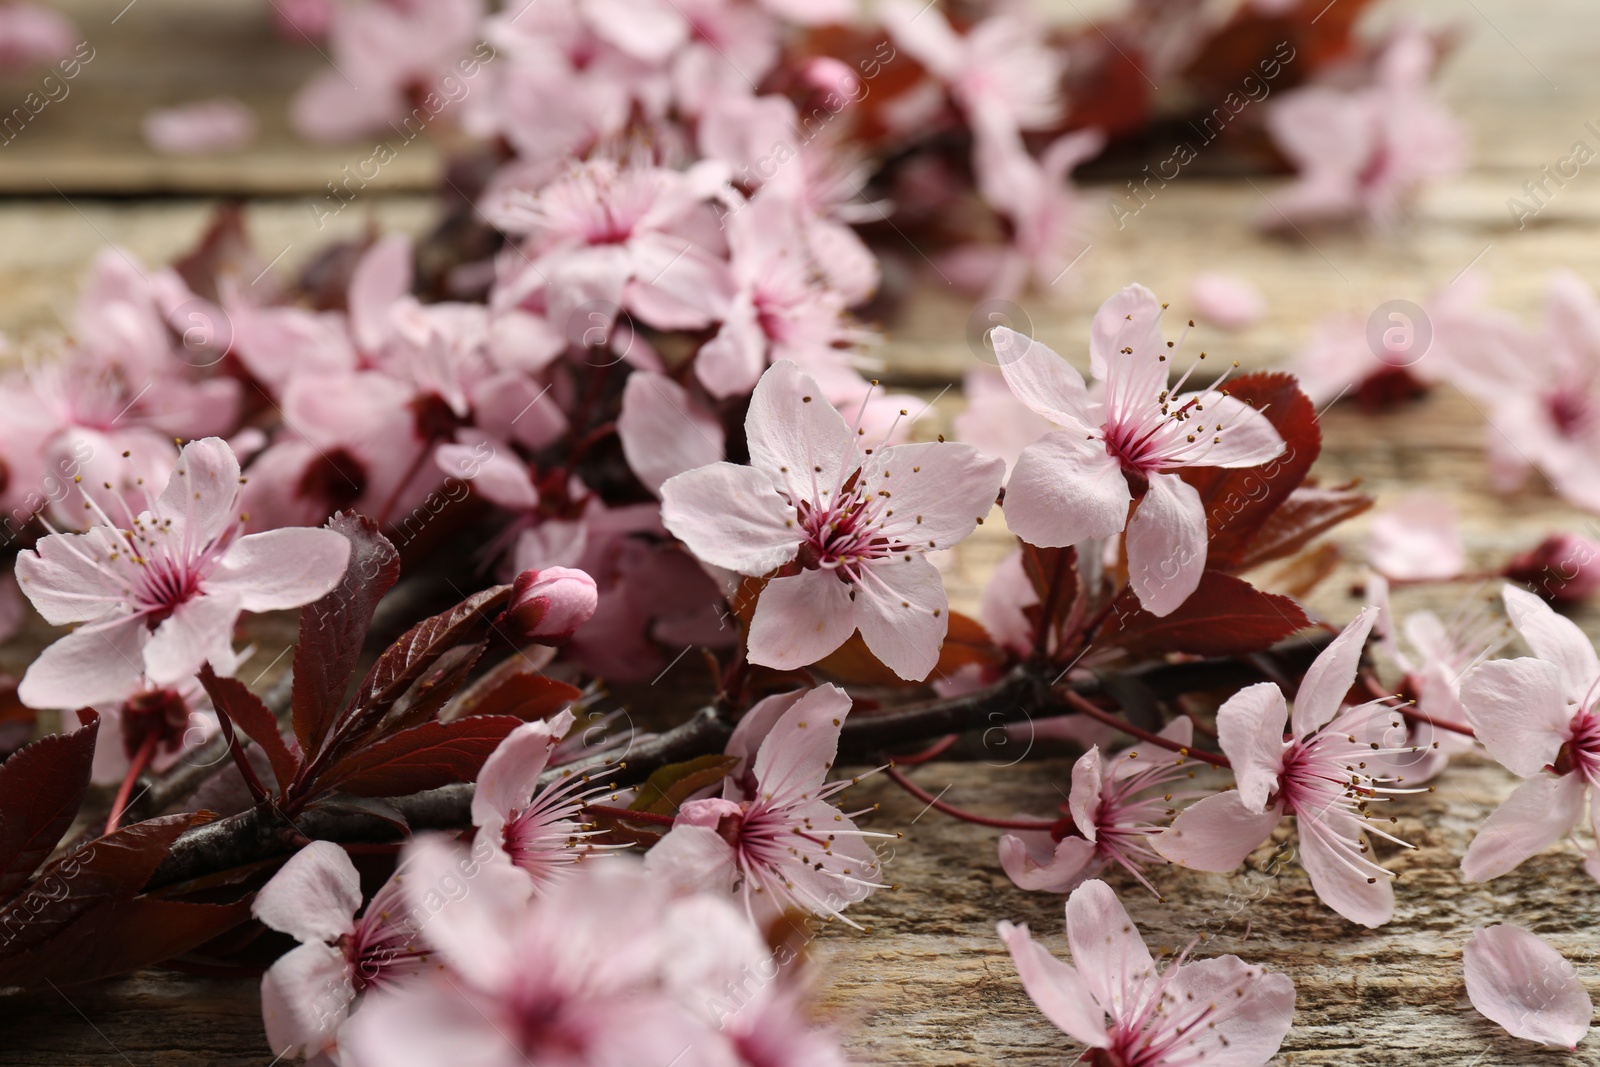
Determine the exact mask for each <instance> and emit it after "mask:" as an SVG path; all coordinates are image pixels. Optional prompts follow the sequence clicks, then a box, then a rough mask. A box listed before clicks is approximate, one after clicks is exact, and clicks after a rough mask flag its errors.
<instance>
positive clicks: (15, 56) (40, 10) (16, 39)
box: [0, 0, 92, 71]
mask: <svg viewBox="0 0 1600 1067" xmlns="http://www.w3.org/2000/svg"><path fill="white" fill-rule="evenodd" d="M82 39H83V38H82V37H81V36H80V35H79V33H78V28H77V27H76V26H74V25H73V24H72V20H71V19H69V18H67V17H66V16H65V15H63V14H62V13H61V12H59V11H56V10H53V9H52V8H48V7H46V6H44V5H43V4H33V3H27V2H25V0H13V2H11V3H6V4H0V69H4V70H8V71H13V70H19V69H23V68H26V67H29V66H33V65H34V64H40V63H49V62H52V61H54V60H57V59H61V58H62V57H63V56H66V55H67V54H68V53H70V52H71V51H72V49H73V46H74V45H75V44H77V42H79V41H80V40H82ZM81 54H82V53H80V55H81ZM91 55H92V53H91Z"/></svg>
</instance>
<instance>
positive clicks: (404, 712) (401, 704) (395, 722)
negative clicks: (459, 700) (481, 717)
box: [383, 641, 486, 733]
mask: <svg viewBox="0 0 1600 1067" xmlns="http://www.w3.org/2000/svg"><path fill="white" fill-rule="evenodd" d="M485 644H486V642H483V641H478V642H475V643H473V644H470V645H462V646H459V647H457V648H452V649H451V650H450V651H448V652H446V653H445V654H444V655H442V656H440V657H439V659H438V661H437V662H436V663H435V664H434V665H433V669H432V670H430V671H428V673H426V674H424V675H423V676H422V677H421V678H419V679H417V682H416V684H415V685H413V686H412V687H411V688H410V689H408V690H407V691H406V695H405V696H403V697H401V698H400V700H399V701H397V702H396V703H395V706H394V712H393V714H392V715H390V717H389V719H388V721H386V722H385V723H384V724H383V729H384V732H385V733H393V732H395V731H399V730H406V729H409V728H411V727H413V726H420V725H422V724H423V723H425V722H430V721H432V720H433V719H436V718H438V717H439V712H440V710H442V709H443V708H444V706H445V705H446V704H447V703H449V701H450V698H451V697H453V696H455V695H456V692H457V691H458V690H460V688H461V687H462V686H463V685H464V684H466V681H467V676H468V675H470V674H471V673H472V668H473V667H475V666H477V663H478V657H479V656H481V655H483V649H484V645H485ZM457 717H458V718H459V716H457Z"/></svg>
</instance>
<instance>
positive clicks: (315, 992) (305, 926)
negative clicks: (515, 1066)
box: [250, 841, 430, 1057]
mask: <svg viewBox="0 0 1600 1067" xmlns="http://www.w3.org/2000/svg"><path fill="white" fill-rule="evenodd" d="M404 880H405V873H404V871H403V870H401V871H397V872H396V873H395V875H394V876H393V877H392V878H390V879H389V881H388V882H386V883H384V886H383V888H382V889H380V890H378V892H377V894H376V895H374V896H373V898H372V901H371V902H370V903H369V904H368V905H367V908H366V911H364V912H362V914H361V916H360V918H357V917H356V912H358V911H360V910H361V877H360V875H358V874H357V873H356V868H355V865H354V864H353V863H351V862H350V857H349V856H347V855H345V853H344V849H342V848H340V847H339V846H338V845H335V844H333V843H331V842H328V841H313V842H311V843H310V844H309V845H307V846H306V847H305V848H303V849H301V850H300V851H299V852H297V853H295V854H294V855H293V856H292V857H290V859H289V862H288V863H285V864H284V865H283V867H282V868H281V869H280V870H279V871H278V873H277V874H275V875H273V876H272V880H271V881H270V882H268V883H267V884H266V885H264V886H262V887H261V891H260V892H259V893H257V894H256V899H255V902H254V903H253V904H252V905H251V906H250V910H251V914H253V915H254V916H255V917H256V918H257V919H259V920H261V921H262V922H263V923H265V924H266V925H268V926H270V927H272V928H273V929H274V930H280V931H282V932H283V933H286V934H290V935H291V936H293V937H294V938H295V940H297V941H299V942H300V947H299V948H296V949H293V950H292V951H290V952H289V953H287V954H286V955H284V956H282V957H280V958H279V959H278V962H276V963H274V964H273V965H272V967H271V969H269V970H268V971H267V973H266V975H265V976H264V977H263V978H262V979H261V1013H262V1015H263V1016H264V1017H265V1022H266V1027H267V1043H268V1044H269V1045H271V1047H272V1051H273V1052H274V1053H276V1054H277V1055H278V1056H280V1057H283V1056H301V1055H304V1056H316V1055H318V1054H319V1053H326V1054H331V1053H332V1052H333V1051H334V1050H335V1049H336V1047H337V1044H338V1038H339V1030H340V1028H341V1027H342V1026H343V1025H344V1022H345V1020H346V1019H347V1018H348V1017H349V1015H350V1011H351V1009H352V1007H353V1006H354V1004H355V1001H356V998H357V997H359V996H361V995H363V994H365V993H367V992H369V991H372V990H376V989H387V988H390V987H392V986H394V985H395V984H397V983H402V982H404V981H405V980H406V979H408V978H411V977H413V976H415V975H417V974H420V973H421V972H423V971H425V970H427V969H428V968H429V955H430V953H429V950H428V948H427V946H426V945H425V944H424V943H423V942H422V941H421V938H420V936H419V934H420V931H419V930H418V928H417V924H416V923H415V921H414V920H413V918H412V915H411V912H410V910H409V909H408V907H407V904H406V900H405V896H404V893H403V891H402V888H401V885H402V883H403V882H404Z"/></svg>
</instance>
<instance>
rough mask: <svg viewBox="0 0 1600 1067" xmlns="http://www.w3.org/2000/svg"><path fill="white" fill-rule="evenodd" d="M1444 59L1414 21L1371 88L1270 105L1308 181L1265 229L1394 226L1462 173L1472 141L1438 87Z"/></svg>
mask: <svg viewBox="0 0 1600 1067" xmlns="http://www.w3.org/2000/svg"><path fill="white" fill-rule="evenodd" d="M1437 60H1438V55H1437V48H1436V46H1435V45H1434V43H1433V41H1432V40H1431V39H1430V38H1429V37H1428V35H1427V34H1426V33H1424V32H1423V31H1422V30H1421V29H1420V28H1418V27H1417V26H1415V25H1412V24H1405V25H1402V26H1400V27H1399V28H1398V29H1397V30H1396V31H1395V33H1394V35H1393V36H1392V37H1391V39H1390V40H1389V41H1388V42H1387V43H1386V44H1385V45H1384V48H1383V51H1382V52H1381V53H1380V54H1379V55H1378V56H1377V58H1376V60H1375V62H1374V69H1373V73H1372V81H1371V84H1369V85H1366V86H1363V87H1361V88H1358V89H1355V90H1353V91H1350V92H1344V91H1341V90H1339V89H1335V88H1332V87H1330V86H1324V85H1313V86H1309V87H1306V88H1301V89H1295V90H1292V91H1290V92H1288V93H1285V94H1284V95H1283V96H1282V97H1281V98H1279V99H1278V100H1277V101H1275V102H1274V103H1272V104H1271V105H1269V107H1268V109H1267V120H1266V121H1267V129H1268V131H1269V132H1270V133H1271V134H1272V139H1273V141H1274V142H1275V143H1276V144H1277V146H1278V148H1279V149H1280V150H1281V151H1282V152H1283V154H1284V155H1286V156H1287V157H1289V161H1290V162H1292V163H1293V164H1294V165H1295V167H1296V168H1297V169H1298V170H1299V180H1298V181H1297V182H1296V183H1295V184H1294V185H1292V186H1290V187H1289V188H1288V189H1286V190H1284V191H1283V192H1280V193H1277V194H1275V195H1274V197H1273V199H1272V207H1271V209H1269V210H1268V211H1265V212H1263V214H1262V221H1263V223H1264V224H1265V225H1268V226H1282V225H1285V224H1286V220H1293V221H1296V222H1298V221H1307V220H1309V221H1325V220H1330V219H1347V218H1359V219H1365V220H1367V221H1370V222H1372V223H1374V224H1376V225H1379V226H1392V225H1394V224H1395V223H1397V222H1398V221H1399V220H1400V217H1401V215H1402V214H1403V212H1404V211H1405V209H1406V208H1407V207H1408V206H1409V205H1410V203H1411V201H1412V200H1413V199H1415V197H1416V195H1417V193H1418V192H1419V191H1420V190H1421V189H1422V188H1423V187H1424V186H1426V185H1427V184H1429V183H1431V182H1435V181H1439V180H1441V179H1444V178H1448V177H1451V176H1453V175H1455V174H1456V173H1458V172H1459V171H1460V170H1461V168H1462V166H1463V165H1464V163H1465V161H1466V134H1465V130H1464V129H1463V127H1462V125H1461V123H1460V122H1459V121H1458V120H1457V119H1456V118H1455V116H1453V115H1451V114H1450V112H1449V111H1448V109H1446V108H1445V106H1444V105H1443V104H1442V103H1441V102H1440V101H1439V100H1438V98H1437V97H1436V96H1435V95H1434V94H1433V92H1432V89H1431V87H1430V85H1429V79H1430V78H1431V77H1432V75H1433V69H1434V66H1435V64H1436V62H1437Z"/></svg>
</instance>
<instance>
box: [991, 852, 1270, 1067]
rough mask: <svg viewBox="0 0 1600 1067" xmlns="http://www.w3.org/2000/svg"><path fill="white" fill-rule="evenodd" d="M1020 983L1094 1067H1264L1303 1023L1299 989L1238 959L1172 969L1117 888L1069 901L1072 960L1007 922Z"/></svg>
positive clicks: (1094, 884) (1085, 892)
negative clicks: (1161, 964) (1297, 1016)
mask: <svg viewBox="0 0 1600 1067" xmlns="http://www.w3.org/2000/svg"><path fill="white" fill-rule="evenodd" d="M998 928H999V931H1000V938H1001V940H1003V941H1004V942H1005V943H1006V948H1007V949H1009V950H1010V952H1011V960H1012V962H1013V963H1014V964H1015V965H1016V968H1017V976H1018V977H1019V978H1021V979H1022V988H1023V989H1024V990H1026V991H1027V994H1028V996H1029V997H1031V998H1032V999H1033V1002H1034V1004H1036V1005H1037V1006H1038V1008H1039V1010H1040V1011H1041V1012H1043V1013H1044V1016H1045V1018H1047V1019H1049V1020H1050V1021H1051V1022H1052V1023H1054V1024H1055V1025H1056V1026H1058V1027H1060V1028H1061V1029H1062V1030H1063V1031H1064V1032H1065V1033H1066V1034H1067V1036H1069V1037H1071V1038H1073V1039H1074V1040H1076V1041H1082V1042H1083V1043H1084V1044H1086V1045H1088V1046H1089V1051H1088V1053H1087V1054H1086V1062H1087V1063H1089V1064H1092V1065H1093V1067H1191V1065H1193V1064H1220V1065H1222V1067H1264V1065H1265V1064H1266V1062H1267V1061H1268V1060H1270V1059H1271V1058H1272V1056H1273V1054H1274V1053H1276V1052H1277V1051H1278V1046H1279V1045H1281V1044H1283V1038H1284V1035H1285V1034H1287V1033H1288V1032H1289V1024H1290V1022H1291V1021H1292V1020H1293V1018H1294V983H1293V982H1291V981H1290V980H1289V979H1288V978H1287V977H1286V976H1284V975H1281V974H1277V973H1275V972H1273V971H1266V970H1263V969H1261V968H1259V967H1253V966H1251V965H1249V964H1247V963H1245V962H1244V961H1243V960H1241V959H1240V958H1239V957H1237V956H1218V957H1216V958H1215V959H1209V960H1198V961H1195V962H1189V961H1188V960H1187V951H1185V952H1184V953H1183V954H1180V955H1179V956H1178V957H1177V958H1175V959H1173V960H1172V961H1171V962H1170V963H1168V964H1167V966H1166V967H1165V968H1164V969H1162V970H1159V971H1158V970H1157V969H1156V963H1155V960H1154V959H1152V958H1151V956H1150V950H1149V949H1147V948H1146V947H1145V945H1144V941H1143V940H1142V939H1141V938H1140V937H1139V931H1138V930H1137V929H1136V928H1135V927H1134V925H1133V920H1132V919H1131V918H1129V917H1128V912H1127V910H1126V909H1125V908H1123V906H1122V904H1121V902H1120V901H1118V900H1117V895H1116V894H1115V893H1113V892H1112V891H1111V887H1110V886H1108V885H1106V884H1105V883H1104V882H1101V881H1090V882H1085V883H1084V884H1083V885H1081V886H1079V887H1078V888H1077V889H1075V890H1073V892H1072V896H1071V897H1069V898H1068V900H1067V941H1068V943H1069V944H1070V945H1071V947H1072V963H1070V964H1067V963H1063V962H1061V961H1060V960H1059V959H1057V958H1056V957H1055V956H1053V955H1051V954H1050V952H1049V950H1047V949H1046V948H1045V947H1044V946H1043V945H1041V944H1039V943H1038V942H1037V941H1035V940H1033V937H1032V936H1031V935H1030V934H1029V932H1028V927H1027V925H1026V924H1023V925H1013V924H1011V923H1009V922H1001V923H1000V924H999V927H998Z"/></svg>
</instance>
